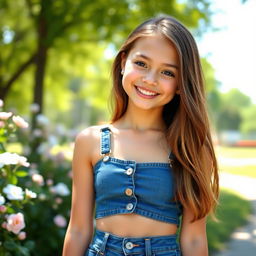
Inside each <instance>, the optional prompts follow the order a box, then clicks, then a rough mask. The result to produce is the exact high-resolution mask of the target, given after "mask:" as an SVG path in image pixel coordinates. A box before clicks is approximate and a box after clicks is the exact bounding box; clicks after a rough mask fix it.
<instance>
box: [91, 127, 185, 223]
mask: <svg viewBox="0 0 256 256" xmlns="http://www.w3.org/2000/svg"><path fill="white" fill-rule="evenodd" d="M110 136H111V130H110V129H109V128H108V127H105V128H103V129H101V154H102V155H104V157H103V158H102V159H101V160H99V161H98V162H97V163H96V164H95V166H94V189H95V206H96V209H95V218H96V219H99V218H103V217H105V216H109V215H115V214H129V213H136V214H139V215H142V216H145V217H148V218H151V219H155V220H158V221H163V222H168V223H173V224H177V225H179V217H180V215H181V213H182V206H181V204H180V203H179V202H177V201H174V194H175V185H174V177H173V173H172V168H171V165H170V164H169V163H159V162H147V163H136V162H135V161H131V160H121V159H117V158H114V157H111V156H109V154H110V151H111V143H110V142H111V138H110ZM170 157H173V155H172V154H170ZM170 159H171V158H170Z"/></svg>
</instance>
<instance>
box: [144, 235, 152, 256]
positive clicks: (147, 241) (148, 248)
mask: <svg viewBox="0 0 256 256" xmlns="http://www.w3.org/2000/svg"><path fill="white" fill-rule="evenodd" d="M145 251H146V256H151V255H152V253H151V242H150V239H149V238H145Z"/></svg>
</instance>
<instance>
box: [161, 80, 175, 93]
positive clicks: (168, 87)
mask: <svg viewBox="0 0 256 256" xmlns="http://www.w3.org/2000/svg"><path fill="white" fill-rule="evenodd" d="M177 86H178V83H177V81H165V82H163V83H162V88H163V90H164V91H165V92H166V93H168V94H170V95H172V94H173V93H176V91H177Z"/></svg>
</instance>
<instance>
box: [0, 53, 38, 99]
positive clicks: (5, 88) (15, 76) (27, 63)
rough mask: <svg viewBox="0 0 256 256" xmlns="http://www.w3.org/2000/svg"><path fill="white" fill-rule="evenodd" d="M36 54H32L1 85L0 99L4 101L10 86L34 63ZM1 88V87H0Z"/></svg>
mask: <svg viewBox="0 0 256 256" xmlns="http://www.w3.org/2000/svg"><path fill="white" fill-rule="evenodd" d="M35 57H36V54H33V55H32V56H31V57H30V58H29V59H28V60H27V61H25V62H24V63H23V64H22V65H21V66H20V67H19V68H18V69H17V71H16V72H15V73H14V74H13V76H12V77H11V78H10V79H9V80H8V81H7V82H6V84H5V85H3V88H2V89H1V92H0V98H1V99H4V98H5V97H6V95H7V93H8V91H9V90H10V88H11V86H12V84H13V83H14V82H15V81H16V80H17V79H18V78H19V76H20V75H21V74H22V73H23V72H24V71H25V70H26V69H27V68H28V67H29V66H30V65H31V64H32V63H33V62H34V60H35ZM1 87H2V86H1Z"/></svg>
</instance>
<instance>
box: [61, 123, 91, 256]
mask: <svg viewBox="0 0 256 256" xmlns="http://www.w3.org/2000/svg"><path fill="white" fill-rule="evenodd" d="M89 130H90V128H87V129H86V130H85V131H83V132H82V133H80V134H79V135H78V136H77V138H76V141H75V148H74V155H73V162H72V171H73V184H72V205H71V214H70V221H69V225H68V228H67V232H66V236H65V241H64V247H63V254H62V255H63V256H82V255H83V254H84V252H85V250H86V249H87V248H88V245H89V243H90V241H91V238H92V234H93V210H94V189H93V170H92V165H91V152H92V148H93V144H94V143H93V139H92V136H91V132H90V131H89Z"/></svg>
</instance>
